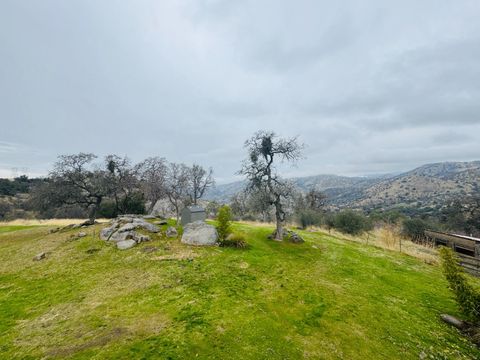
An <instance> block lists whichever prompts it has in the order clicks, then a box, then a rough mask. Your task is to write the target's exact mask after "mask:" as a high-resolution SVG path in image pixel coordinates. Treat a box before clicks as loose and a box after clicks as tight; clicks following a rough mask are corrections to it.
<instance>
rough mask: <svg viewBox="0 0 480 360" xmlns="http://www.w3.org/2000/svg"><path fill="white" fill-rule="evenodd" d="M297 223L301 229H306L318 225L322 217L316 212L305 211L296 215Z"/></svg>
mask: <svg viewBox="0 0 480 360" xmlns="http://www.w3.org/2000/svg"><path fill="white" fill-rule="evenodd" d="M297 222H298V225H299V226H300V227H301V228H302V229H306V228H307V227H308V226H312V225H320V224H321V223H322V217H321V215H320V214H319V213H318V212H316V211H314V210H309V209H307V210H303V211H300V212H299V213H298V214H297Z"/></svg>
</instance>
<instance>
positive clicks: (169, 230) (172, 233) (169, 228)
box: [166, 226, 178, 238]
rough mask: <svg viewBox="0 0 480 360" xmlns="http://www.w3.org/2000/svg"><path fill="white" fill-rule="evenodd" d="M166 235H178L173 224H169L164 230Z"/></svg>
mask: <svg viewBox="0 0 480 360" xmlns="http://www.w3.org/2000/svg"><path fill="white" fill-rule="evenodd" d="M166 235H167V237H169V238H173V237H177V236H178V231H177V229H175V228H174V227H173V226H169V227H168V229H167V232H166Z"/></svg>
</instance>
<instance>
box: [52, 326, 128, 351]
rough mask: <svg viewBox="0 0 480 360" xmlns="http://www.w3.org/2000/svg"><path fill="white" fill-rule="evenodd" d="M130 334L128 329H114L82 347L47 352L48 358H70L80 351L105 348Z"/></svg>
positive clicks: (81, 345) (69, 347)
mask: <svg viewBox="0 0 480 360" xmlns="http://www.w3.org/2000/svg"><path fill="white" fill-rule="evenodd" d="M128 333H129V332H128V330H127V329H124V328H114V329H112V331H110V332H109V333H107V334H105V335H102V336H98V337H96V338H94V339H91V340H89V341H86V342H85V343H83V344H80V345H75V346H67V347H63V348H57V349H53V350H50V351H49V352H47V355H48V356H55V357H57V356H58V357H65V356H70V355H73V354H75V353H78V352H80V351H84V350H87V349H90V348H93V347H98V346H104V345H106V344H108V343H109V342H111V341H113V340H116V339H118V338H120V337H122V336H124V335H127V334H128Z"/></svg>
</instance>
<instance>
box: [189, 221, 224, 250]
mask: <svg viewBox="0 0 480 360" xmlns="http://www.w3.org/2000/svg"><path fill="white" fill-rule="evenodd" d="M217 240H218V234H217V229H215V227H214V226H212V225H209V224H206V223H204V222H203V221H195V222H192V223H189V224H187V225H185V227H184V229H183V235H182V243H184V244H188V245H196V246H212V245H216V244H217Z"/></svg>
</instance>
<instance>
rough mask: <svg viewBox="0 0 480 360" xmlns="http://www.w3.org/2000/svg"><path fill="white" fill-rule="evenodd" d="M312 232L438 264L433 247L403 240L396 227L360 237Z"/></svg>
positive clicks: (320, 229)
mask: <svg viewBox="0 0 480 360" xmlns="http://www.w3.org/2000/svg"><path fill="white" fill-rule="evenodd" d="M309 230H310V231H314V232H322V233H324V234H329V235H332V236H334V237H336V238H340V239H344V240H348V241H354V242H358V243H362V244H365V245H372V246H376V247H379V248H382V249H387V250H391V251H396V252H401V253H403V254H407V255H410V256H413V257H415V258H417V259H420V260H423V261H424V262H425V263H427V264H438V263H439V259H438V253H437V250H436V249H435V248H434V247H433V246H427V245H420V244H416V243H414V242H412V241H410V240H408V239H405V238H404V237H403V236H401V234H400V229H399V228H398V227H396V226H385V227H380V228H376V229H374V230H373V231H370V232H368V233H365V234H362V235H361V236H353V235H348V234H344V233H341V232H339V231H336V230H333V229H332V230H330V231H328V230H326V229H323V228H319V227H312V228H310V229H309Z"/></svg>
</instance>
